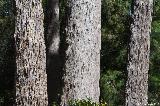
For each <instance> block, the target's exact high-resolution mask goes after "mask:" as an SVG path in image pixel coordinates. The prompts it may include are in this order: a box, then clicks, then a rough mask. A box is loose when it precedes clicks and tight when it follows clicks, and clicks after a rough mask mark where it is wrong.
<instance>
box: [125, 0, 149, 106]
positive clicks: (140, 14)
mask: <svg viewBox="0 0 160 106" xmlns="http://www.w3.org/2000/svg"><path fill="white" fill-rule="evenodd" d="M132 4H133V5H132V7H133V8H132V19H133V21H132V24H131V36H130V43H129V52H128V53H129V55H128V65H127V70H128V80H127V83H126V106H147V104H148V95H147V93H148V70H149V53H150V32H151V21H152V16H151V13H152V0H133V3H132Z"/></svg>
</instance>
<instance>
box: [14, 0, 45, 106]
mask: <svg viewBox="0 0 160 106" xmlns="http://www.w3.org/2000/svg"><path fill="white" fill-rule="evenodd" d="M16 12H17V16H16V24H15V35H14V36H15V44H16V66H17V71H16V105H17V106H28V105H29V106H37V105H39V106H47V105H48V98H47V75H46V51H45V49H46V48H45V43H44V28H43V18H44V15H43V9H42V1H41V0H32V1H21V0H16Z"/></svg>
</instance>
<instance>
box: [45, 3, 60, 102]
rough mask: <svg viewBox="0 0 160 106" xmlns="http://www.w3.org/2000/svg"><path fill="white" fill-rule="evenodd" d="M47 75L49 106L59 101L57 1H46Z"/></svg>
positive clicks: (58, 23) (58, 24)
mask: <svg viewBox="0 0 160 106" xmlns="http://www.w3.org/2000/svg"><path fill="white" fill-rule="evenodd" d="M47 13H48V14H47V18H46V21H47V27H48V28H47V29H48V31H47V36H46V38H47V39H46V44H47V74H48V76H47V77H48V81H47V83H48V99H49V105H51V104H53V101H54V102H59V101H60V93H61V72H62V71H61V68H62V64H61V61H62V59H61V56H60V53H59V48H60V32H59V30H60V22H59V0H48V9H47Z"/></svg>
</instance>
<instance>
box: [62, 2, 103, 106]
mask: <svg viewBox="0 0 160 106" xmlns="http://www.w3.org/2000/svg"><path fill="white" fill-rule="evenodd" d="M66 12H67V13H66V14H67V16H66V27H65V37H66V39H65V40H66V41H65V43H66V44H65V45H66V46H67V47H66V51H65V54H66V56H65V59H66V60H65V66H64V76H63V79H64V88H63V95H62V97H61V100H62V102H61V105H63V106H64V105H67V103H68V102H69V101H70V100H77V99H80V100H82V99H91V101H92V102H98V101H99V95H100V92H99V91H100V90H99V79H100V48H101V1H100V0H68V1H67V3H66Z"/></svg>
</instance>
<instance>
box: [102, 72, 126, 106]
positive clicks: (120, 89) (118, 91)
mask: <svg viewBox="0 0 160 106" xmlns="http://www.w3.org/2000/svg"><path fill="white" fill-rule="evenodd" d="M123 76H124V75H123V73H122V72H120V71H116V70H107V72H106V73H105V74H102V76H101V81H100V85H101V86H100V88H101V98H102V99H103V100H104V101H106V102H107V103H108V105H109V106H117V105H118V106H123V103H124V97H123V96H124V95H123V94H124V85H125V84H124V82H125V79H124V78H123Z"/></svg>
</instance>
